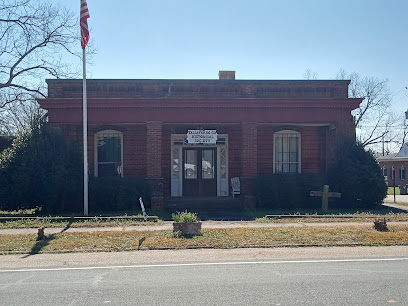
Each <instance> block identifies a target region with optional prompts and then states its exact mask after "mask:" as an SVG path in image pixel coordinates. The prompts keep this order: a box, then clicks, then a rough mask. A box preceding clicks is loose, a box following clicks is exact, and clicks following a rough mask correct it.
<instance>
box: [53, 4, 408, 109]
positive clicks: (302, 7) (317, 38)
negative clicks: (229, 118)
mask: <svg viewBox="0 0 408 306" xmlns="http://www.w3.org/2000/svg"><path fill="white" fill-rule="evenodd" d="M53 1H56V2H57V1H60V2H61V3H63V5H64V6H67V7H68V8H70V9H71V10H73V11H74V12H78V16H79V8H80V1H79V0H77V1H74V0H70V1H66V0H65V1H63V0H53ZM87 3H88V8H89V12H90V16H91V17H90V18H89V19H88V25H89V27H90V44H92V47H94V48H96V50H97V53H96V54H95V55H93V56H92V59H91V64H88V65H87V77H88V78H95V79H217V78H218V71H219V70H235V71H236V78H237V79H253V80H285V79H287V80H293V79H304V74H305V72H306V70H310V71H312V72H313V73H316V74H317V77H318V79H335V78H336V75H337V73H338V72H339V70H340V69H343V70H346V71H348V72H357V73H359V74H360V75H361V76H368V77H377V78H379V79H388V80H389V86H390V89H391V92H392V96H393V109H394V110H395V111H396V112H400V113H401V114H402V113H403V112H405V111H406V110H407V109H408V90H407V89H406V87H408V41H407V38H408V35H407V34H408V33H407V32H408V18H407V14H408V1H406V0H382V1H379V0H341V1H338V0H337V1H334V0H279V1H278V0H276V1H275V0H242V1H241V0H235V1H231V0H206V1H194V0H189V1H187V0H172V1H170V0H144V1H140V0H121V1H112V0H87ZM78 18H79V17H78ZM78 28H79V26H78ZM78 31H79V30H78ZM78 49H79V50H80V45H79V44H78Z"/></svg>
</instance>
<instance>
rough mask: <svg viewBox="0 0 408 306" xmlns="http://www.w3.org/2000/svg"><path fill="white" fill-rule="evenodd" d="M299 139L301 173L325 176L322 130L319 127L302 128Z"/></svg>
mask: <svg viewBox="0 0 408 306" xmlns="http://www.w3.org/2000/svg"><path fill="white" fill-rule="evenodd" d="M301 139H302V172H303V173H320V174H325V171H326V169H325V168H326V167H325V165H326V150H325V148H326V146H325V142H326V137H325V133H324V130H322V129H321V128H319V127H304V128H302V131H301Z"/></svg>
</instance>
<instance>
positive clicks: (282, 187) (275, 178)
mask: <svg viewBox="0 0 408 306" xmlns="http://www.w3.org/2000/svg"><path fill="white" fill-rule="evenodd" d="M323 184H324V180H323V178H322V177H320V176H318V175H316V174H311V173H293V174H288V173H274V174H272V173H271V174H262V175H259V176H258V177H257V179H256V196H257V203H258V206H260V207H265V208H273V209H302V208H319V207H321V199H320V198H315V197H311V196H310V191H312V190H322V187H323Z"/></svg>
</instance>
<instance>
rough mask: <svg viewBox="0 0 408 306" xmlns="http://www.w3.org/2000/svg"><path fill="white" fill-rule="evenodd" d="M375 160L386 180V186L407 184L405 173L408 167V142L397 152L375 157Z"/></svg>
mask: <svg viewBox="0 0 408 306" xmlns="http://www.w3.org/2000/svg"><path fill="white" fill-rule="evenodd" d="M377 161H378V163H379V164H380V167H381V169H382V171H383V175H384V177H385V178H386V180H387V183H388V186H390V187H393V186H394V182H395V186H401V185H407V184H408V181H407V178H406V175H405V172H406V169H408V144H404V145H403V146H402V148H401V150H400V151H399V152H398V154H390V155H385V156H379V157H377Z"/></svg>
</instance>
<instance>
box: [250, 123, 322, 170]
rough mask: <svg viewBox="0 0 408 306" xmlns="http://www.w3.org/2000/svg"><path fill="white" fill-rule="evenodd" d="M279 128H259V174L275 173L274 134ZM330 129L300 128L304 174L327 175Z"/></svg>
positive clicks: (270, 126) (264, 126)
mask: <svg viewBox="0 0 408 306" xmlns="http://www.w3.org/2000/svg"><path fill="white" fill-rule="evenodd" d="M277 127H279V126H274V125H260V126H259V128H258V173H259V174H262V173H272V172H273V133H274V130H275V129H276V128H277ZM327 129H328V127H313V126H307V127H299V131H300V133H301V152H302V157H301V158H302V164H301V171H302V173H320V174H325V173H326V170H327V169H326V153H327V152H326V131H327Z"/></svg>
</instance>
